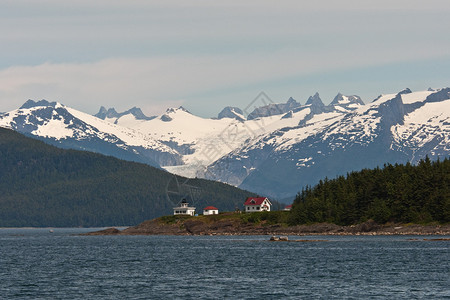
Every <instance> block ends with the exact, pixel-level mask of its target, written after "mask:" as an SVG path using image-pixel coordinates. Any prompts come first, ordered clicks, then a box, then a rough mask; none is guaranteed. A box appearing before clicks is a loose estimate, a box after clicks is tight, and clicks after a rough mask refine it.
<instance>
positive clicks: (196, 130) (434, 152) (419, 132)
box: [0, 88, 450, 199]
mask: <svg viewBox="0 0 450 300" xmlns="http://www.w3.org/2000/svg"><path fill="white" fill-rule="evenodd" d="M449 99H450V89H449V88H446V89H440V90H428V91H422V92H414V93H413V92H411V91H410V90H408V89H407V90H404V91H402V92H400V93H397V94H388V95H382V96H380V97H378V98H377V99H375V100H374V101H373V102H371V103H368V104H364V102H362V100H361V98H360V97H358V96H356V95H351V96H345V95H342V94H340V93H339V94H338V95H337V96H336V97H335V98H334V99H333V101H332V102H331V103H330V104H329V105H325V104H324V103H323V101H322V99H321V98H320V96H319V94H318V93H316V94H315V95H313V96H311V97H309V98H308V99H307V100H306V101H305V105H301V104H300V103H299V102H297V101H296V100H294V99H292V98H290V99H289V100H288V101H287V102H286V103H267V102H264V103H263V105H262V106H260V107H254V108H252V111H251V112H249V113H248V114H246V113H245V110H244V111H243V110H241V109H239V108H236V107H226V108H224V109H223V110H222V111H221V112H220V113H219V115H218V118H214V119H207V118H201V117H198V116H195V115H193V114H191V113H190V112H189V111H188V110H186V109H185V108H183V107H179V108H169V109H167V111H166V112H165V113H163V114H161V115H159V116H154V117H147V116H145V115H144V114H143V113H142V111H141V110H140V109H138V108H132V109H130V110H128V111H126V112H122V113H118V112H117V111H116V110H115V109H113V108H110V109H106V108H104V107H102V108H101V109H100V111H99V113H97V114H96V116H97V117H95V116H91V115H88V114H85V113H82V112H80V111H78V110H75V109H72V108H69V107H66V106H64V105H62V104H59V103H55V102H48V101H45V100H42V101H38V102H35V101H32V100H29V101H27V102H26V103H25V104H24V105H23V106H22V107H21V108H19V109H17V110H14V111H12V112H8V113H5V114H4V115H0V126H3V127H8V128H12V129H14V130H16V131H19V132H22V133H25V134H27V135H29V136H35V137H38V138H40V139H43V140H45V141H47V142H49V143H51V144H54V145H59V146H60V147H64V148H75V149H81V150H90V151H95V152H100V153H104V154H108V155H113V156H116V157H119V158H123V159H127V160H134V161H140V162H145V163H148V164H151V165H156V166H161V167H163V168H165V169H166V170H168V171H170V172H173V173H176V174H179V175H184V176H188V177H195V176H197V177H205V178H209V179H214V180H219V181H222V182H227V183H230V184H233V185H236V186H239V187H242V188H245V189H248V190H251V191H254V192H257V193H260V194H262V195H267V196H271V197H275V198H278V199H281V198H284V197H289V196H293V195H295V194H296V193H297V192H298V190H299V189H301V188H302V186H305V185H306V184H310V185H311V184H315V183H317V182H318V181H319V180H320V179H323V178H325V177H327V176H328V177H329V178H333V177H335V176H336V175H339V174H345V173H346V172H349V171H352V170H359V169H362V168H366V167H375V166H378V165H383V164H384V163H387V162H389V163H395V162H400V163H404V162H407V161H410V162H412V163H415V162H417V161H418V160H419V159H421V158H424V157H425V156H426V155H428V156H429V157H430V158H437V157H444V156H448V155H449V154H450V141H449V139H450V138H449V135H450V100H449ZM252 105H253V103H252ZM252 105H250V106H249V107H253V106H252ZM247 110H248V108H247Z"/></svg>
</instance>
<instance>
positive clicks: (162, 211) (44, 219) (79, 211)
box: [0, 128, 254, 227]
mask: <svg viewBox="0 0 450 300" xmlns="http://www.w3.org/2000/svg"><path fill="white" fill-rule="evenodd" d="M176 178H177V179H178V182H179V183H180V184H182V183H183V182H185V181H186V179H185V178H181V177H176ZM176 183H177V181H176V180H175V176H174V175H172V174H170V173H168V172H165V171H162V170H159V169H156V168H153V167H150V166H148V165H144V164H139V163H132V162H126V161H123V160H119V159H116V158H113V157H107V156H103V155H99V154H95V153H90V152H83V151H74V150H63V149H59V148H56V147H53V146H49V145H47V144H44V143H43V142H40V141H37V140H34V139H31V138H27V137H25V136H23V135H21V134H19V133H16V132H14V131H11V130H8V129H4V128H0V227H11V226H37V227H39V226H55V227H57V226H111V225H116V226H117V225H136V224H138V223H140V222H142V221H144V220H147V219H152V218H154V217H158V216H161V215H167V214H172V207H173V202H174V201H175V202H176V201H177V200H176V197H178V194H176V193H175V194H174V193H173V192H179V193H180V195H184V193H187V196H188V197H189V196H191V197H192V198H194V201H195V205H196V207H197V210H200V211H201V210H202V209H203V207H205V206H207V205H214V206H216V207H218V208H219V209H220V210H221V211H226V210H229V211H232V210H234V209H235V207H239V208H242V204H243V203H244V201H245V199H246V197H248V196H254V194H252V193H249V192H246V191H243V190H240V189H237V188H235V187H233V186H230V185H227V184H222V183H217V182H213V181H208V180H203V179H192V180H189V181H188V182H187V184H188V185H190V186H194V187H196V189H195V191H194V192H193V193H189V192H186V189H182V188H181V189H178V190H177V188H178V186H177V184H176ZM167 189H169V191H170V192H172V193H169V194H171V195H172V198H171V201H168V199H167V196H166V195H167V193H166V190H167ZM180 190H181V191H180ZM175 204H176V203H175Z"/></svg>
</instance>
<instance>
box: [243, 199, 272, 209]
mask: <svg viewBox="0 0 450 300" xmlns="http://www.w3.org/2000/svg"><path fill="white" fill-rule="evenodd" d="M271 207H272V202H270V200H269V199H268V198H266V197H249V198H247V200H246V201H245V203H244V210H245V212H259V211H270V208H271Z"/></svg>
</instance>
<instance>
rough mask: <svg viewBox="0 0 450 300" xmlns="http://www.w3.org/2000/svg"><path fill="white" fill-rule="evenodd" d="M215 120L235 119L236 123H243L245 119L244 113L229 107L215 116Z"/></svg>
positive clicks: (236, 108)
mask: <svg viewBox="0 0 450 300" xmlns="http://www.w3.org/2000/svg"><path fill="white" fill-rule="evenodd" d="M217 118H218V119H219V120H220V119H223V118H232V119H236V120H238V121H244V120H245V119H246V118H245V116H244V113H243V112H242V110H241V109H240V108H238V107H231V106H227V107H225V108H224V109H223V110H222V111H221V112H220V113H219V115H218V116H217Z"/></svg>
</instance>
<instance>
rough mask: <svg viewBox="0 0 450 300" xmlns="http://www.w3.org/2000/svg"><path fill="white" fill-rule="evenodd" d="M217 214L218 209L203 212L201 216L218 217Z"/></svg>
mask: <svg viewBox="0 0 450 300" xmlns="http://www.w3.org/2000/svg"><path fill="white" fill-rule="evenodd" d="M218 214H219V210H218V209H211V210H204V211H203V215H205V216H208V215H218Z"/></svg>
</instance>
